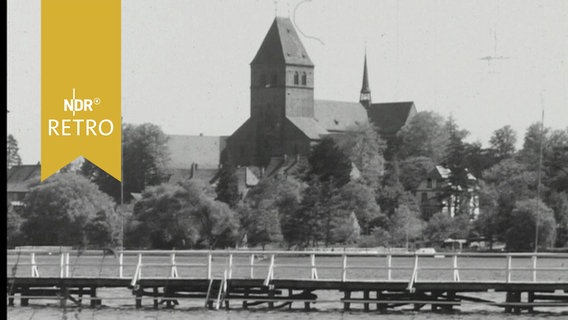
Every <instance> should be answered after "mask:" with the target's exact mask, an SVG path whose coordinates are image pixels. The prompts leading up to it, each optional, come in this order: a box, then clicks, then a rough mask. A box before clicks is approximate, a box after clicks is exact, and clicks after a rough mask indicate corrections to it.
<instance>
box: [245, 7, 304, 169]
mask: <svg viewBox="0 0 568 320" xmlns="http://www.w3.org/2000/svg"><path fill="white" fill-rule="evenodd" d="M250 65H251V110H250V113H251V119H255V123H256V124H257V125H256V126H257V128H256V132H257V134H256V140H257V141H256V145H257V147H256V149H257V152H258V154H257V157H258V162H260V163H264V162H266V161H267V159H269V158H270V157H271V156H274V155H278V154H283V153H285V152H284V150H282V148H283V142H284V141H283V139H284V135H285V132H284V125H285V121H286V118H287V117H310V118H311V117H313V116H314V64H313V63H312V61H311V60H310V57H309V56H308V53H307V52H306V49H305V48H304V46H303V45H302V42H301V41H300V39H299V37H298V34H297V33H296V30H295V29H294V26H293V25H292V22H291V21H290V19H289V18H282V17H277V18H275V19H274V22H273V23H272V26H271V27H270V29H269V31H268V33H267V35H266V37H265V38H264V41H263V42H262V45H261V46H260V49H259V50H258V52H257V54H256V56H255V57H254V59H253V60H252V62H251V64H250Z"/></svg>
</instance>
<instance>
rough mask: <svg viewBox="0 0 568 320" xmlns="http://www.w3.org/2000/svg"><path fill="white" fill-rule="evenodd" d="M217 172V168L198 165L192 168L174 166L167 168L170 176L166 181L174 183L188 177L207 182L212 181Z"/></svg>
mask: <svg viewBox="0 0 568 320" xmlns="http://www.w3.org/2000/svg"><path fill="white" fill-rule="evenodd" d="M218 172H219V169H199V167H197V168H193V169H191V168H190V169H185V168H184V169H179V168H174V169H170V170H169V173H170V177H169V179H168V182H169V183H174V184H175V183H178V182H183V181H186V180H189V179H196V180H201V181H204V182H207V183H212V182H213V181H214V180H215V178H216V177H217V173H218Z"/></svg>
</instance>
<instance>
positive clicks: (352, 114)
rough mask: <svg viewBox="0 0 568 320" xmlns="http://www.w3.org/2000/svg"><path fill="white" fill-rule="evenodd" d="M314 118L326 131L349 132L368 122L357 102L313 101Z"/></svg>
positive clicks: (362, 108)
mask: <svg viewBox="0 0 568 320" xmlns="http://www.w3.org/2000/svg"><path fill="white" fill-rule="evenodd" d="M314 118H315V119H316V121H317V122H318V123H319V124H320V125H321V126H322V127H323V128H325V129H326V130H328V131H349V130H353V128H355V127H357V126H360V125H364V124H367V122H368V118H367V110H365V107H363V105H362V104H360V103H359V102H344V101H331V100H314Z"/></svg>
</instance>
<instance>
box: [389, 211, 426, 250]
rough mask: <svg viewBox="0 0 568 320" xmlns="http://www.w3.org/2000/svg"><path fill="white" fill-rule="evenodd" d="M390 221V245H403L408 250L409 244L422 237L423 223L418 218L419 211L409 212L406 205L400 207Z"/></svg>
mask: <svg viewBox="0 0 568 320" xmlns="http://www.w3.org/2000/svg"><path fill="white" fill-rule="evenodd" d="M390 220H391V226H390V228H389V231H390V232H389V233H390V235H391V244H394V245H396V246H400V245H404V246H405V247H406V249H407V250H408V244H409V242H411V241H416V240H418V239H420V238H421V237H422V231H423V229H424V221H423V220H422V219H421V218H420V211H418V210H411V208H409V207H408V206H406V205H400V206H399V207H398V208H397V209H396V210H395V213H394V215H393V216H392V217H391V219H390Z"/></svg>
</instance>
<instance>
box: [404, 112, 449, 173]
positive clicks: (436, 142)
mask: <svg viewBox="0 0 568 320" xmlns="http://www.w3.org/2000/svg"><path fill="white" fill-rule="evenodd" d="M397 135H398V136H399V138H400V140H401V146H400V149H399V151H398V155H399V157H398V158H399V159H404V158H407V157H419V156H423V157H428V158H430V159H432V160H434V162H436V163H438V162H440V161H441V160H442V159H443V157H444V153H445V150H446V144H447V142H448V139H449V132H448V131H447V130H446V129H445V125H444V118H443V117H442V116H440V115H439V114H437V113H435V112H432V111H421V112H418V113H417V114H416V115H415V116H414V117H412V119H411V120H410V122H409V123H408V124H407V125H405V126H404V127H402V129H401V130H400V131H399V133H398V134H397Z"/></svg>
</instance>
